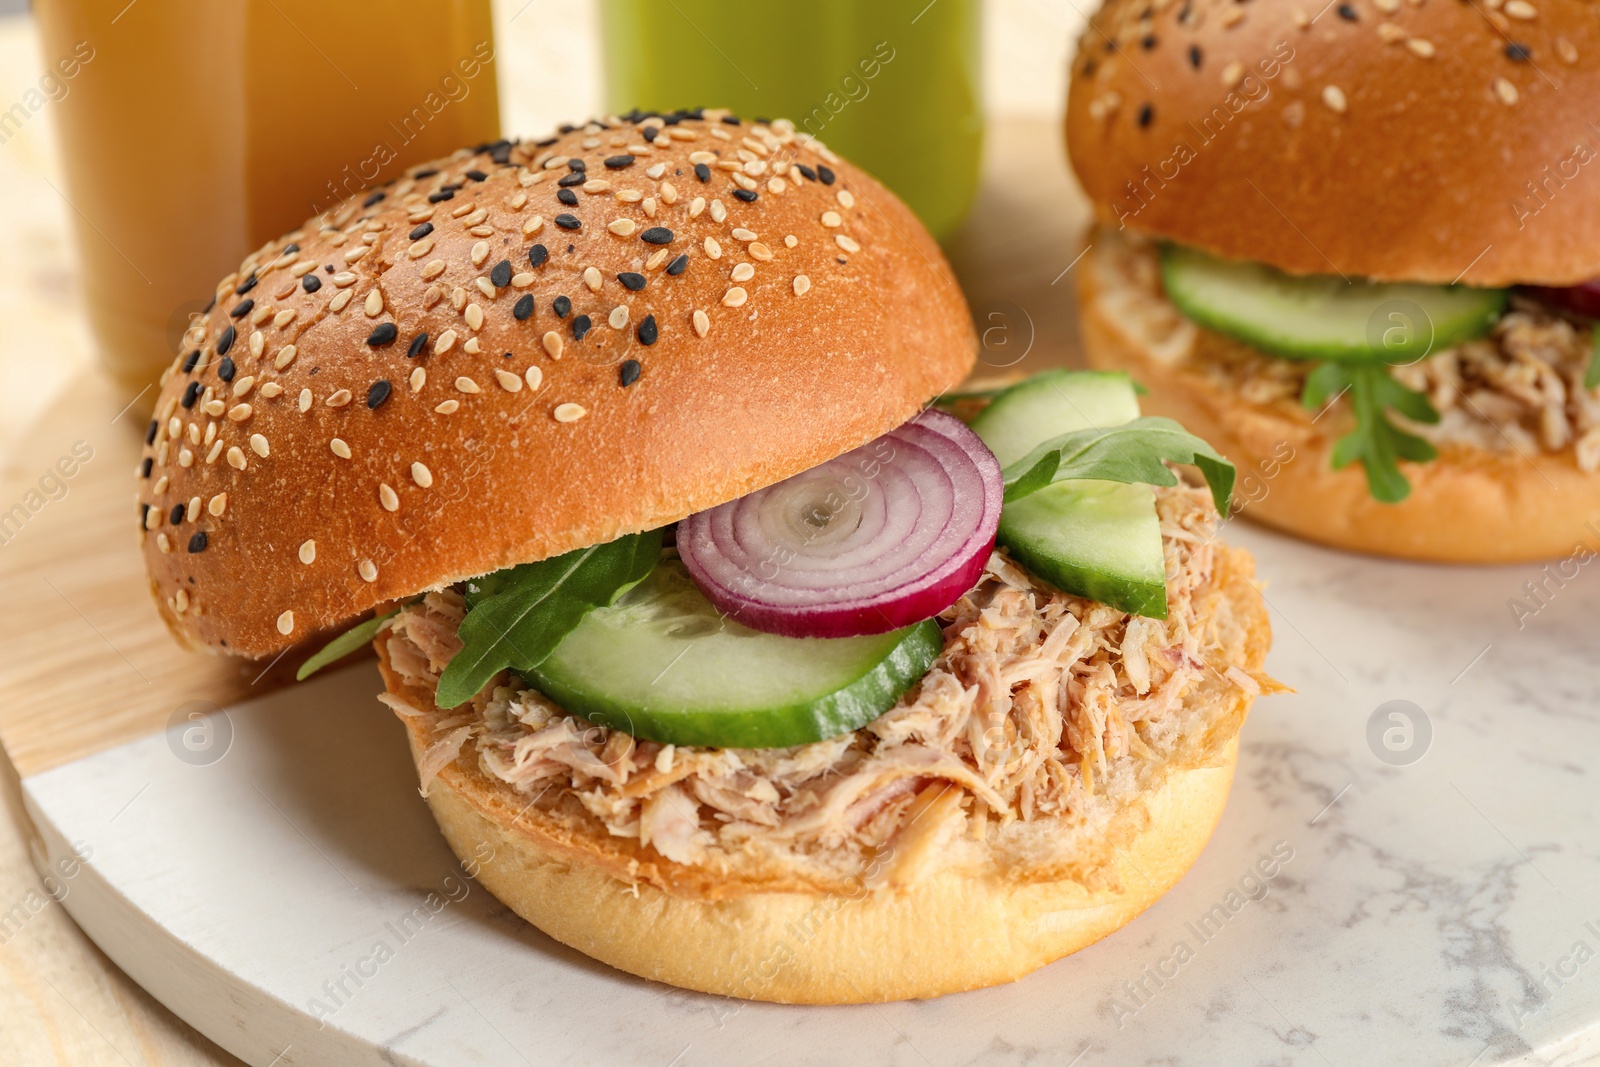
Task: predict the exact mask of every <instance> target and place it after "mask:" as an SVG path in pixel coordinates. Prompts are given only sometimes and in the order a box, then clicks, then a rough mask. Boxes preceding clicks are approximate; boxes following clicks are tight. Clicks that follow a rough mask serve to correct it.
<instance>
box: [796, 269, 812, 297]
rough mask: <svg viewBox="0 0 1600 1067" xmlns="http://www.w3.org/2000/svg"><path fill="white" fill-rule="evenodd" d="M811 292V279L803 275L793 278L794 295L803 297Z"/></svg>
mask: <svg viewBox="0 0 1600 1067" xmlns="http://www.w3.org/2000/svg"><path fill="white" fill-rule="evenodd" d="M810 290H811V279H810V278H807V277H806V276H805V275H804V274H796V275H795V276H794V295H795V296H805V295H806V293H808V292H809V291H810Z"/></svg>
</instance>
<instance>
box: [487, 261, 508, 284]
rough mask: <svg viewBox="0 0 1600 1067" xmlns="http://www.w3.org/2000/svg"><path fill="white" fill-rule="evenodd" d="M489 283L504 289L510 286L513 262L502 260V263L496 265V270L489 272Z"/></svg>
mask: <svg viewBox="0 0 1600 1067" xmlns="http://www.w3.org/2000/svg"><path fill="white" fill-rule="evenodd" d="M489 281H490V282H492V283H493V284H494V285H497V286H499V287H500V288H502V289H504V288H505V287H506V286H508V285H510V284H511V261H510V260H509V259H502V260H501V261H500V262H498V263H496V264H495V265H494V269H493V270H491V271H490V272H489Z"/></svg>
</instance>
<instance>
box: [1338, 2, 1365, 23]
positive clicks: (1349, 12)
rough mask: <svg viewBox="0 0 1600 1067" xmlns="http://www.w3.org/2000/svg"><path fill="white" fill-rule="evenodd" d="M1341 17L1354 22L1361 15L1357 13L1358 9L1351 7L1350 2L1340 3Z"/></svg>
mask: <svg viewBox="0 0 1600 1067" xmlns="http://www.w3.org/2000/svg"><path fill="white" fill-rule="evenodd" d="M1339 17H1340V18H1342V19H1344V20H1345V21H1346V22H1354V21H1356V19H1358V18H1360V17H1361V16H1360V15H1358V14H1356V9H1355V8H1353V7H1351V6H1350V5H1349V4H1340V5H1339Z"/></svg>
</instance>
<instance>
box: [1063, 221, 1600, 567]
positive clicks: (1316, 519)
mask: <svg viewBox="0 0 1600 1067" xmlns="http://www.w3.org/2000/svg"><path fill="white" fill-rule="evenodd" d="M1095 255H1096V253H1095V252H1094V251H1092V250H1091V251H1090V252H1089V254H1088V255H1087V256H1086V257H1085V261H1084V263H1083V264H1082V265H1081V266H1080V267H1079V270H1078V298H1079V303H1080V306H1081V311H1080V314H1081V321H1082V323H1083V341H1084V350H1085V352H1086V354H1087V356H1088V359H1089V364H1090V365H1091V366H1093V367H1097V368H1100V369H1102V370H1125V371H1127V372H1128V373H1129V374H1131V375H1132V376H1133V378H1134V380H1135V381H1137V382H1139V383H1140V384H1141V385H1143V386H1144V387H1145V388H1146V389H1148V390H1149V393H1148V395H1146V396H1144V397H1141V398H1140V401H1139V406H1140V408H1141V409H1143V410H1144V411H1145V412H1146V413H1147V414H1151V415H1165V416H1167V417H1169V418H1173V419H1177V420H1178V421H1179V422H1181V423H1183V425H1184V427H1185V428H1186V429H1188V430H1189V432H1191V433H1193V434H1196V435H1198V436H1200V437H1202V438H1204V439H1205V440H1207V441H1209V442H1210V443H1211V444H1212V446H1213V447H1215V448H1216V449H1217V450H1218V451H1219V452H1221V453H1222V454H1223V455H1225V456H1227V457H1228V458H1229V459H1231V460H1232V461H1233V462H1234V463H1235V464H1236V465H1237V466H1238V468H1239V477H1240V484H1239V490H1238V492H1237V493H1236V494H1235V496H1236V499H1237V500H1238V501H1239V502H1240V503H1241V505H1242V510H1241V511H1240V512H1239V513H1240V514H1241V515H1244V516H1245V517H1247V518H1250V519H1254V520H1256V521H1258V522H1261V523H1265V524H1266V525H1268V526H1272V527H1276V528H1277V529H1280V530H1283V531H1285V532H1287V533H1291V534H1294V535H1296V536H1298V537H1303V538H1306V539H1307V540H1310V541H1317V542H1321V543H1322V544H1326V545H1332V546H1334V547H1336V548H1347V549H1354V550H1355V551H1358V552H1371V553H1374V554H1377V555H1382V556H1400V557H1403V558H1407V559H1420V560H1432V561H1437V562H1445V563H1519V562H1525V561H1530V560H1544V559H1552V558H1556V557H1561V556H1566V555H1568V554H1570V553H1572V552H1573V550H1574V549H1575V548H1576V546H1578V545H1579V544H1580V543H1587V544H1590V545H1600V534H1597V533H1596V532H1595V531H1594V530H1591V529H1589V526H1590V525H1591V524H1594V523H1596V522H1600V477H1596V476H1595V475H1593V474H1586V473H1584V472H1583V471H1581V470H1580V469H1579V468H1578V465H1577V462H1576V459H1575V457H1574V453H1573V451H1572V449H1570V448H1569V449H1567V450H1566V451H1564V452H1560V453H1548V452H1545V453H1540V454H1539V455H1538V456H1537V457H1534V459H1533V460H1532V461H1530V460H1529V459H1527V458H1524V457H1523V456H1521V455H1519V454H1517V453H1510V454H1508V455H1504V456H1502V455H1498V454H1494V453H1489V452H1484V451H1482V450H1479V449H1471V448H1465V447H1454V448H1442V449H1440V454H1439V456H1438V458H1437V459H1434V460H1432V461H1431V462H1428V463H1403V464H1402V465H1401V470H1402V471H1403V473H1404V474H1405V476H1406V478H1407V479H1409V480H1410V482H1411V495H1410V496H1408V497H1407V498H1406V499H1405V500H1404V501H1402V502H1401V503H1399V504H1380V503H1378V502H1377V501H1376V500H1374V499H1373V498H1372V494H1371V493H1370V492H1369V491H1368V489H1367V481H1366V476H1365V474H1364V473H1363V472H1362V470H1361V467H1360V466H1359V465H1354V464H1353V465H1351V466H1348V467H1345V468H1343V469H1342V470H1334V469H1333V468H1332V466H1331V461H1330V457H1331V453H1332V449H1333V445H1334V442H1335V440H1336V439H1337V438H1338V436H1339V434H1340V433H1342V432H1343V428H1342V427H1340V426H1338V425H1337V424H1335V423H1334V422H1333V420H1332V419H1328V420H1325V422H1324V423H1315V424H1314V423H1312V422H1311V420H1310V418H1309V417H1307V416H1306V415H1305V414H1304V413H1303V412H1301V410H1300V409H1299V408H1292V409H1289V410H1285V409H1283V408H1280V407H1275V406H1270V405H1265V404H1256V403H1250V402H1248V401H1246V400H1244V399H1242V398H1241V397H1240V396H1239V395H1238V394H1237V393H1236V392H1233V391H1232V390H1229V389H1226V388H1224V387H1223V386H1222V385H1220V384H1219V383H1217V382H1216V381H1214V380H1212V379H1211V378H1208V377H1206V376H1205V375H1203V374H1200V373H1197V372H1196V371H1193V370H1186V369H1183V368H1181V367H1174V366H1172V365H1171V364H1169V363H1165V362H1162V361H1161V360H1159V359H1157V358H1155V357H1154V356H1153V355H1152V354H1151V352H1150V351H1149V349H1148V348H1147V347H1146V346H1144V345H1143V344H1141V343H1140V342H1139V341H1138V339H1137V338H1136V336H1135V335H1134V334H1132V333H1130V332H1129V331H1128V330H1126V329H1124V328H1123V327H1122V326H1121V325H1120V324H1119V323H1118V322H1117V321H1116V320H1115V319H1113V318H1112V317H1111V316H1110V315H1108V314H1107V313H1106V308H1105V306H1104V304H1103V303H1102V302H1101V301H1100V300H1099V299H1098V298H1097V297H1098V288H1097V282H1096V278H1097V276H1098V272H1097V270H1096V269H1095V268H1096V263H1095V261H1094V258H1093V257H1094V256H1095ZM1213 337H1215V335H1213V334H1208V332H1207V331H1205V330H1200V331H1198V334H1197V338H1196V341H1195V344H1196V346H1197V347H1198V346H1203V345H1205V344H1206V343H1207V341H1208V339H1209V338H1213ZM1535 463H1536V464H1537V466H1535ZM1268 472H1274V473H1268ZM1257 488H1258V489H1259V492H1257Z"/></svg>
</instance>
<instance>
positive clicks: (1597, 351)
mask: <svg viewBox="0 0 1600 1067" xmlns="http://www.w3.org/2000/svg"><path fill="white" fill-rule="evenodd" d="M1597 386H1600V323H1596V324H1595V325H1593V326H1591V327H1590V328H1589V366H1588V367H1587V368H1586V369H1585V370H1584V372H1583V387H1584V388H1585V389H1594V388H1595V387H1597Z"/></svg>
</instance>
